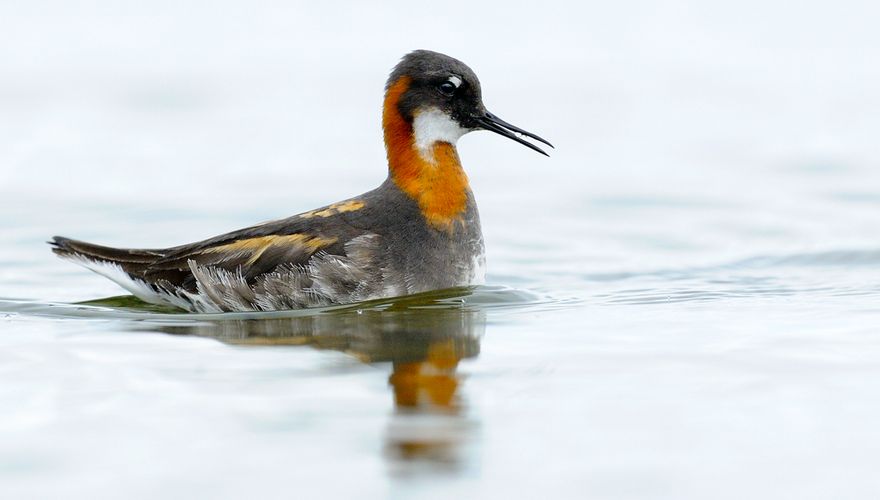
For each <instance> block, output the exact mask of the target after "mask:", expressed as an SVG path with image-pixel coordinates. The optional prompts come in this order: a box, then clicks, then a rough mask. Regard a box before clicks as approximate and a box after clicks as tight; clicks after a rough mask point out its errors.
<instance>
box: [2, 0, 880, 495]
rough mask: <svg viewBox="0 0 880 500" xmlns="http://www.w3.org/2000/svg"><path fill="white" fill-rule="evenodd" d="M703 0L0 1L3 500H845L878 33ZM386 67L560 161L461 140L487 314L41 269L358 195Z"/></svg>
mask: <svg viewBox="0 0 880 500" xmlns="http://www.w3.org/2000/svg"><path fill="white" fill-rule="evenodd" d="M708 5H709V3H702V2H701V3H693V4H687V3H684V4H680V5H678V8H676V9H670V8H662V9H661V8H659V7H656V8H655V7H651V6H650V5H646V4H642V3H634V4H632V5H626V6H624V5H623V4H621V5H620V6H617V7H610V6H604V7H601V8H600V7H593V6H591V5H589V4H587V5H584V6H579V7H576V8H575V7H574V6H570V5H566V4H554V3H552V2H550V3H544V4H542V6H541V7H540V8H539V9H538V8H535V7H534V6H531V5H522V6H520V5H510V4H508V3H505V4H503V6H502V5H496V6H492V7H490V6H486V7H476V6H468V7H467V10H466V12H467V13H468V15H467V16H464V17H461V16H459V15H458V14H460V13H461V12H463V9H465V6H464V5H461V6H456V5H454V4H450V5H449V6H447V7H448V8H444V9H439V10H438V9H437V8H436V7H438V6H437V5H434V6H433V7H432V6H425V7H419V6H415V5H412V4H411V3H406V4H400V5H397V6H391V5H387V6H373V7H365V6H359V4H356V5H347V6H342V5H340V6H323V7H316V6H315V5H312V4H306V5H299V6H286V5H284V4H279V5H276V6H274V7H260V8H257V7H254V6H251V5H250V4H247V5H246V6H245V4H242V6H240V7H236V6H234V5H232V4H227V3H224V4H222V5H221V6H219V7H216V8H215V5H214V4H205V5H204V6H203V7H201V8H196V7H193V8H190V9H188V10H182V9H179V8H178V7H177V6H176V4H168V5H167V6H164V7H162V6H159V5H153V4H152V3H151V4H150V6H149V7H147V6H146V5H145V6H139V4H137V3H132V4H130V5H121V4H118V3H114V4H108V5H107V6H104V7H96V6H93V9H94V10H93V11H91V10H90V11H81V10H80V9H75V8H73V7H68V6H66V4H63V3H58V4H55V3H48V4H40V3H36V2H35V3H28V4H26V5H25V4H21V5H17V6H15V7H12V6H8V7H4V8H3V16H0V42H2V43H0V46H2V47H3V52H2V53H0V62H2V64H0V112H2V118H0V213H2V217H0V234H2V235H3V237H2V245H0V297H2V299H0V377H2V383H0V490H2V493H0V496H2V497H3V498H61V497H63V498H354V497H357V498H384V497H394V498H542V497H544V498H554V497H558V498H633V499H634V498H675V499H681V498H693V499H705V498H730V499H739V498H773V499H777V498H797V499H807V498H817V499H818V498H848V499H852V498H865V499H869V498H877V497H878V495H880V480H878V479H877V477H876V469H877V463H878V459H877V457H878V456H880V396H878V394H880V141H878V131H880V90H878V89H880V65H878V64H877V62H876V54H877V49H878V40H880V37H878V35H877V34H876V30H875V27H874V21H872V19H873V20H876V19H877V14H878V13H877V11H876V10H877V9H876V7H872V6H870V5H868V4H865V5H861V4H853V5H850V6H847V7H843V6H842V7H839V11H835V12H826V10H824V8H820V7H811V6H808V5H807V6H803V5H802V6H799V7H798V10H797V11H792V10H789V9H788V8H787V7H785V6H783V5H782V4H780V5H779V6H774V5H773V4H772V3H771V4H769V5H768V4H767V3H766V2H760V3H758V2H756V3H754V4H749V2H745V3H743V2H737V3H736V5H735V6H733V5H729V6H725V5H722V4H717V5H712V6H711V7H709V6H708ZM162 8H166V9H167V11H163V10H161V9H162ZM499 9H501V10H502V11H504V17H503V21H502V20H499V21H498V22H488V21H487V19H492V18H493V16H494V15H496V14H497V12H498V10H499ZM572 9H574V10H572ZM417 19H433V20H435V21H436V22H437V23H438V26H435V25H433V24H428V25H426V24H420V23H416V22H414V20H417ZM416 47H425V48H434V49H436V50H441V51H444V52H448V53H450V54H451V55H454V56H457V57H460V58H461V59H463V60H464V61H465V62H467V63H469V64H470V65H471V66H472V67H473V68H474V69H475V70H476V72H477V74H478V75H480V77H481V78H482V80H483V86H484V97H485V101H486V104H487V106H488V107H489V109H491V110H493V112H495V113H497V114H498V115H500V116H501V117H502V118H504V119H506V120H508V121H510V122H512V123H515V124H517V125H520V126H522V127H523V128H526V129H527V130H531V131H534V132H536V133H538V134H540V135H542V136H545V137H547V138H548V139H549V140H551V142H554V144H556V146H557V149H556V150H555V151H553V152H552V157H551V158H549V159H547V158H544V157H541V156H539V155H536V154H535V153H533V152H531V151H529V150H527V149H526V148H523V147H521V146H519V145H516V144H514V143H513V142H510V141H507V140H505V139H503V138H500V137H498V136H495V135H493V134H489V133H480V134H472V135H469V136H467V137H465V138H463V139H462V140H461V142H460V153H461V156H462V159H463V162H464V164H465V167H466V169H467V170H468V172H469V174H470V177H471V183H472V186H473V188H474V190H475V193H476V196H477V199H478V202H479V204H480V209H481V212H482V215H483V226H484V231H485V233H486V242H487V251H488V263H489V275H488V284H487V285H486V286H485V287H479V288H477V289H473V290H452V291H447V292H443V293H438V294H429V295H426V296H420V297H412V298H407V299H403V300H392V301H384V302H383V301H380V302H374V303H368V304H360V305H356V306H352V307H341V308H331V309H328V310H316V311H305V312H303V311H299V312H290V313H277V314H269V315H257V316H254V315H247V314H245V315H189V314H180V313H176V312H173V311H168V310H162V309H160V308H151V307H144V306H143V305H142V304H138V303H136V301H133V300H131V299H130V298H126V297H122V298H119V297H118V296H119V295H121V294H122V291H121V290H120V289H118V288H117V287H116V286H115V285H113V284H112V283H110V282H108V281H106V280H104V279H103V278H100V277H99V276H97V275H94V274H91V273H89V272H88V271H86V270H83V269H80V268H77V267H75V266H73V265H71V264H69V263H65V262H62V261H60V260H58V259H56V258H55V257H54V256H53V255H52V254H51V253H50V251H49V248H48V246H47V245H45V244H44V241H45V240H46V239H47V238H48V237H50V236H52V235H54V234H62V235H66V236H71V237H76V238H81V239H85V240H89V241H94V242H97V243H104V244H109V245H129V246H145V247H160V246H167V245H174V244H179V243H184V242H188V241H193V240H196V239H200V238H204V237H208V236H211V235H214V234H217V233H220V232H223V231H227V230H231V229H235V228H238V227H242V226H245V225H249V224H252V223H255V222H260V221H262V220H266V219H271V218H276V217H281V216H285V215H289V214H293V213H297V212H300V211H304V210H307V209H311V208H314V207H317V206H320V205H322V204H325V203H329V202H333V201H337V200H339V199H343V198H345V197H347V196H350V195H354V194H357V193H359V192H363V191H366V190H368V189H370V188H372V187H374V186H375V185H377V184H378V183H379V182H381V181H382V179H383V176H384V166H383V151H382V145H381V142H380V140H379V139H380V132H379V129H378V122H379V117H378V112H379V108H380V106H379V105H380V96H381V91H382V85H383V83H384V78H385V76H386V74H387V71H388V69H389V67H390V66H391V65H392V64H393V63H394V62H395V60H396V58H398V57H399V56H400V55H401V54H402V53H403V52H405V51H407V50H409V49H411V48H416ZM108 297H116V298H112V299H107V298H108ZM95 299H105V300H97V301H95ZM84 302H85V303H84Z"/></svg>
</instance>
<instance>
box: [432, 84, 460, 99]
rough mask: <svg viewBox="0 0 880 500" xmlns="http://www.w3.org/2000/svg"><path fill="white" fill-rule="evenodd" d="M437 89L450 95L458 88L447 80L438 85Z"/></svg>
mask: <svg viewBox="0 0 880 500" xmlns="http://www.w3.org/2000/svg"><path fill="white" fill-rule="evenodd" d="M437 90H439V91H440V93H441V94H443V95H446V96H451V95H452V94H454V93H455V91H456V90H458V87H456V86H455V84H454V83H452V82H448V81H447V82H443V83H441V84H440V85H438V86H437Z"/></svg>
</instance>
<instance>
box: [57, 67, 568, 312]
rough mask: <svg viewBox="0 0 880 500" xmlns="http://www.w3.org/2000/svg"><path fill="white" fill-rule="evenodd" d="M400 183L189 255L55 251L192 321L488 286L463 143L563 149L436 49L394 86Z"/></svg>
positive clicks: (61, 243)
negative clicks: (502, 140) (494, 105)
mask: <svg viewBox="0 0 880 500" xmlns="http://www.w3.org/2000/svg"><path fill="white" fill-rule="evenodd" d="M382 128H383V130H384V135H385V149H386V152H387V158H388V177H387V179H386V180H385V182H384V183H382V185H380V186H379V187H378V188H376V189H374V190H372V191H369V192H367V193H364V194H362V195H360V196H355V197H353V198H349V199H347V200H344V201H340V202H338V203H333V204H332V205H328V206H325V207H321V208H318V209H315V210H310V211H308V212H305V213H301V214H298V215H294V216H292V217H288V218H285V219H280V220H275V221H271V222H266V223H262V224H258V225H256V226H252V227H248V228H245V229H241V230H238V231H232V232H230V233H226V234H222V235H220V236H216V237H213V238H209V239H207V240H204V241H199V242H196V243H190V244H187V245H181V246H176V247H172V248H164V249H124V248H111V247H106V246H101V245H95V244H91V243H86V242H84V241H77V240H73V239H69V238H64V237H61V236H56V237H54V238H53V239H52V241H50V242H49V243H50V244H51V245H52V246H53V248H52V251H53V252H55V253H56V254H57V255H59V256H60V257H62V258H64V259H68V260H71V261H73V262H75V263H78V264H80V265H82V266H84V267H86V268H88V269H91V270H92V271H95V272H96V273H98V274H100V275H103V276H105V277H107V278H109V279H111V280H113V281H114V282H116V283H117V284H119V285H120V286H122V287H123V288H124V289H126V290H127V291H129V292H130V293H132V294H133V295H135V296H136V297H138V298H140V299H141V300H144V301H146V302H150V303H154V304H163V305H170V306H176V307H179V308H183V309H186V310H188V311H192V312H223V311H271V310H284V309H299V308H304V307H313V306H325V305H331V304H343V303H351V302H359V301H363V300H370V299H376V298H386V297H395V296H402V295H409V294H413V293H419V292H425V291H430V290H438V289H443V288H451V287H458V286H470V285H478V284H481V283H483V282H484V280H485V250H484V245H483V234H482V230H481V228H480V217H479V213H478V212H477V205H476V202H475V201H474V195H473V193H472V191H471V189H470V186H469V184H468V178H467V175H466V174H465V172H464V170H463V169H462V166H461V162H460V160H459V156H458V152H457V150H456V147H455V144H456V141H457V140H458V139H459V138H460V137H461V136H463V135H464V134H466V133H468V132H472V131H475V130H490V131H492V132H495V133H497V134H500V135H502V136H504V137H507V138H510V139H513V140H514V141H516V142H519V143H520V144H523V145H525V146H528V147H529V148H531V149H533V150H535V151H537V152H539V153H542V154H544V155H546V154H547V153H545V152H544V151H543V150H542V149H541V148H539V147H538V146H536V145H534V144H532V143H531V142H529V141H526V140H525V139H524V138H523V137H529V138H531V139H534V140H535V141H538V142H541V143H544V144H546V145H548V146H550V147H552V145H551V144H550V143H549V142H547V141H545V140H544V139H542V138H540V137H538V136H537V135H535V134H532V133H530V132H526V131H525V130H522V129H520V128H518V127H515V126H513V125H511V124H510V123H507V122H505V121H504V120H501V119H500V118H498V117H497V116H495V115H494V114H492V113H490V112H488V111H487V110H486V107H485V106H484V105H483V102H482V92H481V88H480V81H479V80H478V79H477V75H475V74H474V72H473V71H472V70H471V69H470V68H469V67H468V66H467V65H465V64H464V63H462V62H461V61H459V60H457V59H454V58H452V57H449V56H447V55H444V54H440V53H437V52H432V51H428V50H416V51H414V52H411V53H409V54H407V55H405V56H404V57H403V58H402V59H401V61H400V62H399V63H398V64H397V65H396V66H395V67H394V69H393V70H392V72H391V76H390V77H389V79H388V82H387V84H386V86H385V100H384V105H383V109H382Z"/></svg>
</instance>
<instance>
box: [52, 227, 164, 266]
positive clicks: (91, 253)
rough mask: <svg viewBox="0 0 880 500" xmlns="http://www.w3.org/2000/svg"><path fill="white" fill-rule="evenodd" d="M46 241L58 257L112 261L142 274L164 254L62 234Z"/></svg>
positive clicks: (162, 252) (158, 251) (157, 251)
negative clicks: (111, 245)
mask: <svg viewBox="0 0 880 500" xmlns="http://www.w3.org/2000/svg"><path fill="white" fill-rule="evenodd" d="M48 243H49V244H50V245H52V251H53V252H55V254H56V255H58V256H60V257H86V258H89V259H92V260H97V261H101V262H112V263H114V264H118V265H120V266H122V269H124V270H125V271H126V272H128V273H131V274H135V275H139V274H142V273H143V271H144V269H146V268H147V267H148V266H149V265H150V264H152V263H153V262H155V261H156V260H157V259H160V258H162V256H163V255H164V251H163V250H137V249H130V248H112V247H105V246H101V245H94V244H92V243H86V242H85V241H78V240H72V239H70V238H65V237H63V236H55V237H53V238H52V241H49V242H48Z"/></svg>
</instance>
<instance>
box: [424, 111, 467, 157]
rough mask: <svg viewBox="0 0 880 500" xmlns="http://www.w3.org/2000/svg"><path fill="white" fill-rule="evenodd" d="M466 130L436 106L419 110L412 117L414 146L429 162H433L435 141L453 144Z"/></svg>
mask: <svg viewBox="0 0 880 500" xmlns="http://www.w3.org/2000/svg"><path fill="white" fill-rule="evenodd" d="M468 132H470V130H468V129H466V128H462V127H461V125H459V124H458V122H456V121H455V120H453V119H452V117H451V116H449V115H448V114H446V113H444V112H442V111H440V110H439V109H437V108H428V109H423V110H419V111H417V112H416V113H415V118H414V119H413V135H414V136H415V143H416V147H417V148H418V149H419V154H420V155H421V156H422V158H423V159H424V160H425V161H427V162H430V163H434V144H435V143H438V142H448V143H449V144H452V145H453V146H454V145H455V142H456V141H458V138H459V137H461V136H463V135H464V134H466V133H468Z"/></svg>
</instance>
